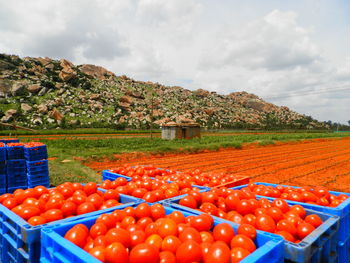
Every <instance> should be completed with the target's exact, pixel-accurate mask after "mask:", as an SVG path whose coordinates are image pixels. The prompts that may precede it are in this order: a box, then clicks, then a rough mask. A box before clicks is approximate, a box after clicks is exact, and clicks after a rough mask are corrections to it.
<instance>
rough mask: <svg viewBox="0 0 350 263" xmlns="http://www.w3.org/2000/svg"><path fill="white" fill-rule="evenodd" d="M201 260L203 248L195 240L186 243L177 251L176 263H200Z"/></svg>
mask: <svg viewBox="0 0 350 263" xmlns="http://www.w3.org/2000/svg"><path fill="white" fill-rule="evenodd" d="M201 258H202V250H201V247H200V246H199V244H198V243H197V242H195V241H194V240H186V241H184V242H183V243H182V244H181V245H180V246H179V248H178V249H177V251H176V262H178V263H191V262H199V261H200V260H201Z"/></svg>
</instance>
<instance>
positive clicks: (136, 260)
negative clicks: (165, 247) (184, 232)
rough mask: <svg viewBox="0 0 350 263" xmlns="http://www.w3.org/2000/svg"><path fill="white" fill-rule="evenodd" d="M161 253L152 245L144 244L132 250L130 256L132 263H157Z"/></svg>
mask: <svg viewBox="0 0 350 263" xmlns="http://www.w3.org/2000/svg"><path fill="white" fill-rule="evenodd" d="M158 260H159V251H158V250H157V249H156V248H155V247H154V246H152V245H150V244H146V243H142V244H139V245H137V246H135V247H134V248H132V249H131V251H130V255H129V262H130V263H145V262H149V263H157V262H158Z"/></svg>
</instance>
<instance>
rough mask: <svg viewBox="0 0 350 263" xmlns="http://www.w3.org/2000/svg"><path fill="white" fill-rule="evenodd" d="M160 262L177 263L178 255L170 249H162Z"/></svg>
mask: <svg viewBox="0 0 350 263" xmlns="http://www.w3.org/2000/svg"><path fill="white" fill-rule="evenodd" d="M159 263H176V257H175V255H174V253H172V252H170V251H162V252H160V253H159Z"/></svg>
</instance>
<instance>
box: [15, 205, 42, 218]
mask: <svg viewBox="0 0 350 263" xmlns="http://www.w3.org/2000/svg"><path fill="white" fill-rule="evenodd" d="M40 213H41V211H40V209H39V208H37V207H35V206H25V207H24V208H23V209H22V210H21V211H20V212H19V213H18V215H19V216H20V217H22V218H23V219H24V220H28V219H29V218H31V217H33V216H38V215H40Z"/></svg>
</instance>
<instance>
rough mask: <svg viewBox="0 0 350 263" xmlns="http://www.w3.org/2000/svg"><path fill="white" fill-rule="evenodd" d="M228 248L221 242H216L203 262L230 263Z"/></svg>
mask: <svg viewBox="0 0 350 263" xmlns="http://www.w3.org/2000/svg"><path fill="white" fill-rule="evenodd" d="M230 256H231V255H230V248H229V247H228V245H227V244H226V243H225V242H223V241H216V242H214V243H213V244H212V245H211V246H210V247H209V250H208V252H207V253H206V254H205V256H204V262H207V263H216V262H217V263H225V262H226V263H228V262H230Z"/></svg>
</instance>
